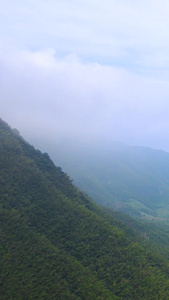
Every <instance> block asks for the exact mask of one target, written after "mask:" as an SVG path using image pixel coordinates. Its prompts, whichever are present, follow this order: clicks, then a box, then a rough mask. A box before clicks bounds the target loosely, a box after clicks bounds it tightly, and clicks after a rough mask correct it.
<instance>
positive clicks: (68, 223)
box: [0, 120, 169, 300]
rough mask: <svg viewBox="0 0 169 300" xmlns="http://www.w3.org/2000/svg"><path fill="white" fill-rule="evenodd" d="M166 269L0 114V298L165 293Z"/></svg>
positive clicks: (161, 296) (168, 267) (86, 299)
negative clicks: (3, 119)
mask: <svg viewBox="0 0 169 300" xmlns="http://www.w3.org/2000/svg"><path fill="white" fill-rule="evenodd" d="M168 270H169V262H168V259H166V258H165V257H164V256H163V255H161V254H160V253H157V252H155V251H153V250H152V249H151V247H150V248H149V246H148V244H147V243H144V239H142V238H141V236H139V235H138V234H137V235H136V234H135V232H134V231H132V230H131V229H130V228H128V227H127V225H126V223H123V222H122V221H120V219H119V218H116V217H115V216H113V214H112V213H111V212H109V211H107V210H105V209H102V208H100V207H99V206H98V205H96V204H95V203H94V202H93V201H92V200H91V199H90V198H89V197H87V196H86V195H85V194H84V193H82V192H80V191H79V190H78V189H77V188H76V187H75V186H74V185H73V184H72V182H71V181H70V179H69V177H68V176H67V175H66V174H65V173H63V172H62V170H61V168H58V167H55V165H54V164H53V162H52V161H51V160H50V158H49V156H48V155H47V154H42V153H41V152H40V151H38V150H35V149H34V147H32V146H30V145H29V144H28V143H27V142H25V141H24V139H23V138H22V137H20V136H19V135H18V133H17V132H16V130H14V131H13V130H12V129H11V128H10V127H9V126H8V125H7V124H6V123H4V122H3V121H2V120H0V299H2V300H5V299H12V300H13V299H50V300H51V299H66V300H71V299H78V300H80V299H84V300H89V299H93V300H94V299H100V300H104V299H105V300H109V299H138V300H139V299H147V300H151V299H152V300H155V299H169V291H168V286H169V271H168Z"/></svg>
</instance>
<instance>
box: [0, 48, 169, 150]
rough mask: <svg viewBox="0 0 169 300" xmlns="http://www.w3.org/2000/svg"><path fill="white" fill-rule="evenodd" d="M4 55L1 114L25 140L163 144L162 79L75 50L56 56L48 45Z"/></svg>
mask: <svg viewBox="0 0 169 300" xmlns="http://www.w3.org/2000/svg"><path fill="white" fill-rule="evenodd" d="M1 54H2V53H1ZM14 54H15V55H14ZM5 56H6V54H5V53H3V55H1V56H0V65H1V66H3V67H2V72H3V76H2V77H1V78H0V90H1V100H0V110H1V116H2V118H4V120H6V121H7V122H9V123H10V124H11V125H12V126H13V127H16V128H18V129H19V130H20V131H21V133H22V134H23V135H24V136H25V137H26V138H27V139H28V140H29V139H31V138H34V139H38V138H39V139H40V138H42V137H43V138H51V139H53V140H54V139H62V138H64V137H65V138H68V137H72V138H79V139H83V140H85V139H92V140H93V141H94V140H96V139H97V138H112V139H116V140H121V141H125V142H128V143H135V144H144V145H147V146H155V147H159V148H160V147H161V148H162V147H164V148H165V149H169V143H168V137H167V135H168V134H169V129H168V128H169V120H168V115H169V103H168V96H169V84H168V83H167V82H165V81H157V80H152V79H149V78H144V77H143V76H139V75H136V74H134V73H132V72H128V71H126V70H125V69H122V68H115V67H111V66H103V65H100V64H97V63H88V64H87V63H86V64H84V63H83V62H82V61H81V60H80V59H79V58H78V57H77V56H75V55H72V56H68V57H65V58H64V59H62V60H59V59H57V58H56V57H55V53H54V51H53V50H50V51H49V50H46V51H42V52H40V51H38V52H28V51H23V52H20V51H18V52H17V51H16V50H15V52H13V51H11V55H10V53H9V52H8V53H7V57H6V60H5ZM14 57H15V59H14ZM7 61H8V64H7ZM164 131H165V135H164ZM162 137H163V141H161V139H162Z"/></svg>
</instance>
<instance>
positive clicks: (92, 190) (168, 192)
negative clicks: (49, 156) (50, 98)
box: [51, 143, 169, 219]
mask: <svg viewBox="0 0 169 300" xmlns="http://www.w3.org/2000/svg"><path fill="white" fill-rule="evenodd" d="M83 146H84V148H83ZM83 146H81V149H80V151H79V150H78V147H77V148H76V147H73V146H72V145H71V144H67V147H66V146H65V145H64V147H65V148H67V149H68V153H67V152H66V151H65V152H64V147H63V148H62V147H60V146H59V145H58V147H57V148H56V153H57V156H56V155H55V154H54V153H53V159H54V161H55V163H57V164H61V165H62V168H63V170H64V171H66V172H68V173H69V174H70V175H71V177H72V178H73V180H74V182H75V184H76V185H77V186H78V187H79V188H80V189H82V190H83V191H85V192H86V193H88V194H89V195H90V196H91V197H92V198H93V199H94V200H95V201H96V202H98V203H100V204H102V205H106V206H108V207H112V208H114V209H117V210H121V211H124V212H127V213H129V214H131V215H133V216H140V217H143V218H147V219H152V218H156V219H168V217H169V153H167V152H164V151H159V150H153V149H149V148H142V147H129V146H126V145H123V144H118V143H113V144H110V145H107V144H106V143H105V144H102V145H101V144H99V145H97V147H91V146H89V147H88V148H87V147H85V145H83ZM51 152H52V151H51Z"/></svg>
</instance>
